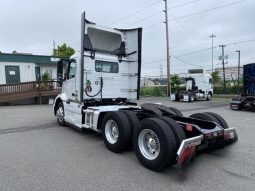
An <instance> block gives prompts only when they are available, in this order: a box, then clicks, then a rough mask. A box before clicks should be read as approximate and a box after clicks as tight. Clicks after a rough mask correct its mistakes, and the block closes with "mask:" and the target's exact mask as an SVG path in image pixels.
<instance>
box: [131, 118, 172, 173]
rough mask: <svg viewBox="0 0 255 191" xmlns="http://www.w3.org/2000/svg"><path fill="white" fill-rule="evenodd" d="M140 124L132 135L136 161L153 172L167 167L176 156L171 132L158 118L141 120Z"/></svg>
mask: <svg viewBox="0 0 255 191" xmlns="http://www.w3.org/2000/svg"><path fill="white" fill-rule="evenodd" d="M140 124H141V126H140V128H137V129H135V130H134V134H133V146H134V151H135V154H136V156H137V158H138V160H139V161H140V162H141V163H142V164H143V165H144V166H145V167H147V168H148V169H151V170H154V171H159V170H161V169H163V168H165V167H167V166H168V165H169V164H171V162H172V161H174V159H175V156H176V153H175V151H176V140H175V136H174V134H173V132H172V130H171V129H170V128H169V127H168V125H167V124H166V123H165V122H164V121H162V120H161V119H158V118H147V119H143V120H142V121H141V123H140Z"/></svg>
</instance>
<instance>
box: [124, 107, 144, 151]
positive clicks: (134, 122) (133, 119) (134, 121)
mask: <svg viewBox="0 0 255 191" xmlns="http://www.w3.org/2000/svg"><path fill="white" fill-rule="evenodd" d="M121 112H122V113H124V114H125V116H126V117H127V119H128V121H129V124H130V130H131V135H133V131H134V129H136V128H140V121H139V119H138V117H137V116H136V114H135V112H133V111H129V110H121ZM127 148H128V149H131V148H132V136H130V140H129V143H128V146H127Z"/></svg>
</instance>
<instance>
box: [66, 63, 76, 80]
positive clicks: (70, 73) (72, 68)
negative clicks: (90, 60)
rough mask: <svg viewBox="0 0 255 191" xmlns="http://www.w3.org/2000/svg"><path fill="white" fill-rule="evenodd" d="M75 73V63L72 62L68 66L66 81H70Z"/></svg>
mask: <svg viewBox="0 0 255 191" xmlns="http://www.w3.org/2000/svg"><path fill="white" fill-rule="evenodd" d="M75 72H76V61H75V60H73V61H71V62H70V64H69V69H68V75H67V78H68V79H72V78H74V77H75Z"/></svg>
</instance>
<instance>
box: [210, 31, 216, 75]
mask: <svg viewBox="0 0 255 191" xmlns="http://www.w3.org/2000/svg"><path fill="white" fill-rule="evenodd" d="M209 37H210V38H212V73H213V38H214V37H216V35H214V34H212V35H211V36H209Z"/></svg>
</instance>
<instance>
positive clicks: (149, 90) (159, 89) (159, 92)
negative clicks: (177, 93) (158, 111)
mask: <svg viewBox="0 0 255 191" xmlns="http://www.w3.org/2000/svg"><path fill="white" fill-rule="evenodd" d="M140 95H141V96H156V97H157V96H165V95H166V87H165V86H153V87H152V86H148V87H142V88H141V89H140Z"/></svg>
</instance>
